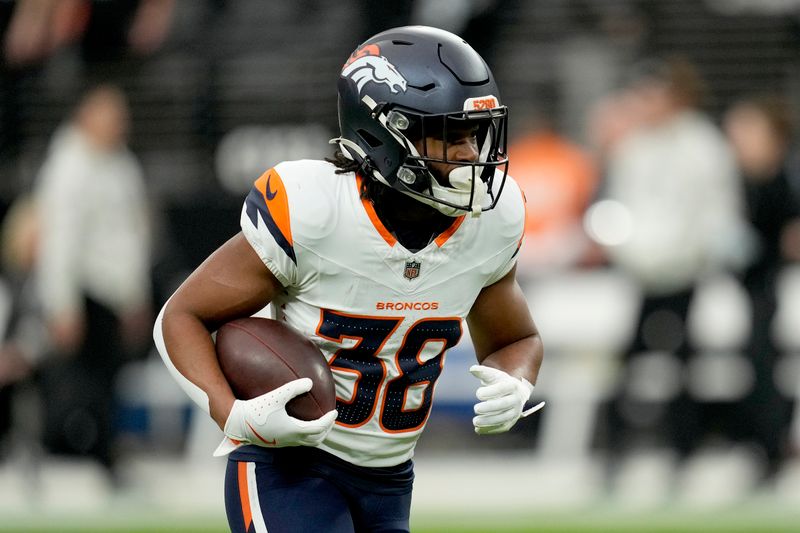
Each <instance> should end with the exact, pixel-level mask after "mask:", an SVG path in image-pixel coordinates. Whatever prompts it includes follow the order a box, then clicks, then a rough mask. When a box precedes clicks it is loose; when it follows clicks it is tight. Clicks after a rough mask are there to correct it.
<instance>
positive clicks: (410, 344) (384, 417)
mask: <svg viewBox="0 0 800 533" xmlns="http://www.w3.org/2000/svg"><path fill="white" fill-rule="evenodd" d="M402 321H403V319H402V318H397V317H367V316H356V315H347V314H342V313H339V312H336V311H331V310H329V309H324V310H323V311H322V319H321V320H320V324H319V327H318V328H317V334H318V335H319V336H320V337H322V338H324V339H327V340H329V341H332V342H335V343H337V344H346V345H347V346H348V347H343V348H340V349H339V350H337V351H336V353H335V354H334V356H333V358H332V359H331V360H330V362H329V365H330V367H331V370H332V371H333V372H334V374H336V373H340V374H342V373H343V374H345V375H347V374H350V375H351V376H352V382H353V392H352V395H351V397H350V398H349V399H347V400H343V399H341V398H337V399H336V409H337V410H338V411H339V418H338V419H337V423H338V424H340V425H344V426H347V427H358V426H360V425H362V424H364V423H366V422H367V421H368V420H369V419H370V418H372V416H373V414H374V413H375V410H376V409H379V419H378V420H379V423H380V426H381V428H382V429H383V431H386V432H389V433H398V432H406V431H414V430H416V429H419V428H420V427H422V426H423V425H424V424H425V421H426V420H427V418H428V413H429V412H430V409H431V399H432V396H433V385H434V383H436V380H437V379H438V378H439V374H441V372H442V366H443V363H444V353H445V351H446V350H447V349H448V348H450V347H452V346H455V344H457V343H458V341H459V339H460V338H461V320H459V319H458V318H424V319H421V320H419V321H417V322H415V323H414V324H413V325H412V326H411V327H410V328H409V329H408V331H407V332H406V334H405V336H404V337H403V340H402V342H401V343H400V348H399V349H398V350H397V351H396V353H394V354H389V355H393V357H392V359H393V360H394V367H395V369H396V371H392V372H390V371H389V370H388V369H387V364H386V361H385V360H384V358H381V357H379V355H383V356H384V357H385V355H387V354H384V353H383V350H384V346H385V345H386V343H387V341H388V340H389V339H390V338H391V337H392V335H393V334H394V333H395V331H396V330H397V327H398V326H399V325H400V323H401V322H402ZM348 339H349V341H348ZM428 345H430V346H428ZM426 347H428V348H427V349H426ZM432 349H433V350H435V351H433V352H432ZM431 352H432V353H431ZM423 355H425V357H423ZM384 387H385V392H384V394H383V395H382V396H381V394H380V392H381V390H382V389H383V388H384ZM420 395H421V397H420V398H419V400H418V401H416V402H409V397H410V396H420ZM379 398H382V400H381V402H380V406H378V405H377V404H378V399H379ZM409 403H413V404H414V405H412V406H411V407H409Z"/></svg>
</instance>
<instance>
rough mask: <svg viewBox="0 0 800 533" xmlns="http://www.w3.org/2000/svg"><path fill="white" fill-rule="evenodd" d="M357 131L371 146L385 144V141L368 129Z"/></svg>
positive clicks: (377, 146)
mask: <svg viewBox="0 0 800 533" xmlns="http://www.w3.org/2000/svg"><path fill="white" fill-rule="evenodd" d="M356 133H358V135H359V137H361V138H362V139H364V142H366V143H367V144H368V145H369V146H370V148H379V147H381V146H383V142H382V141H381V140H380V139H378V138H377V137H375V136H374V135H373V134H371V133H370V132H368V131H367V130H364V129H359V130H358V131H357V132H356Z"/></svg>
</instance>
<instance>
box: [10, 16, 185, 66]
mask: <svg viewBox="0 0 800 533" xmlns="http://www.w3.org/2000/svg"><path fill="white" fill-rule="evenodd" d="M173 4H174V0H140V1H135V0H117V1H109V0H106V1H102V2H91V1H89V0H17V2H15V7H14V11H13V15H12V17H11V20H10V22H9V25H8V28H7V30H6V34H5V38H4V40H3V52H4V58H5V61H6V63H7V64H8V65H10V66H25V65H30V64H33V63H38V62H40V61H43V60H45V59H47V58H48V57H49V56H50V55H52V54H53V53H55V52H56V51H58V50H59V49H60V48H62V47H64V46H67V45H69V44H72V43H75V42H80V43H81V44H82V46H83V47H84V48H85V53H89V54H99V55H108V54H109V52H111V51H116V50H117V49H120V48H124V49H130V50H131V51H133V52H134V53H136V54H140V55H144V54H149V53H152V52H154V51H155V50H156V49H158V47H160V46H161V44H162V43H163V42H164V39H165V38H166V35H167V31H168V29H169V27H170V21H171V15H172V10H173Z"/></svg>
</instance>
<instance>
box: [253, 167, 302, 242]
mask: <svg viewBox="0 0 800 533" xmlns="http://www.w3.org/2000/svg"><path fill="white" fill-rule="evenodd" d="M254 185H255V187H256V189H258V191H259V192H260V193H261V195H262V196H263V197H264V204H265V205H266V206H267V209H268V210H269V214H270V215H271V216H272V220H273V221H274V222H275V225H276V226H277V228H278V230H280V232H281V235H283V238H284V239H286V242H288V243H289V246H292V245H293V244H294V243H293V242H292V226H291V224H290V223H289V200H288V198H287V196H286V188H285V187H284V186H283V180H281V177H280V175H278V173H277V172H275V169H274V168H271V169H269V170H268V171H266V172H265V173H264V174H262V175H261V177H260V178H258V179H257V180H256V182H255V184H254Z"/></svg>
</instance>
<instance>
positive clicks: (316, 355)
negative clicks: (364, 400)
mask: <svg viewBox="0 0 800 533" xmlns="http://www.w3.org/2000/svg"><path fill="white" fill-rule="evenodd" d="M216 343H217V358H218V359H219V365H220V367H221V368H222V373H223V374H225V378H226V379H227V380H228V383H230V386H231V389H232V390H233V393H234V395H235V396H236V397H237V398H238V399H240V400H249V399H251V398H255V397H256V396H260V395H261V394H264V393H266V392H269V391H272V390H275V389H277V388H278V387H280V386H281V385H284V384H285V383H288V382H289V381H293V380H295V379H298V378H302V377H307V378H311V380H312V381H313V382H314V386H313V387H312V388H311V391H309V392H307V393H305V394H301V395H300V396H298V397H296V398H294V399H292V400H291V401H290V402H289V403H288V404H286V411H287V412H288V413H289V414H290V415H291V416H293V417H295V418H299V419H301V420H314V419H316V418H319V417H320V416H322V415H324V414H325V413H327V412H328V411H330V410H331V409H335V408H336V392H335V390H334V384H333V374H331V371H330V368H328V363H327V361H326V360H325V357H324V356H323V355H322V352H321V351H320V350H319V348H318V347H317V345H316V344H314V343H313V342H311V341H310V340H309V339H308V338H306V337H304V336H303V335H302V334H300V332H298V331H297V330H295V329H294V328H292V327H291V326H289V325H287V324H286V323H284V322H279V321H277V320H271V319H268V318H256V317H250V318H241V319H238V320H233V321H231V322H228V323H226V324H224V325H223V326H222V327H221V328H219V330H218V331H217V339H216Z"/></svg>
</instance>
